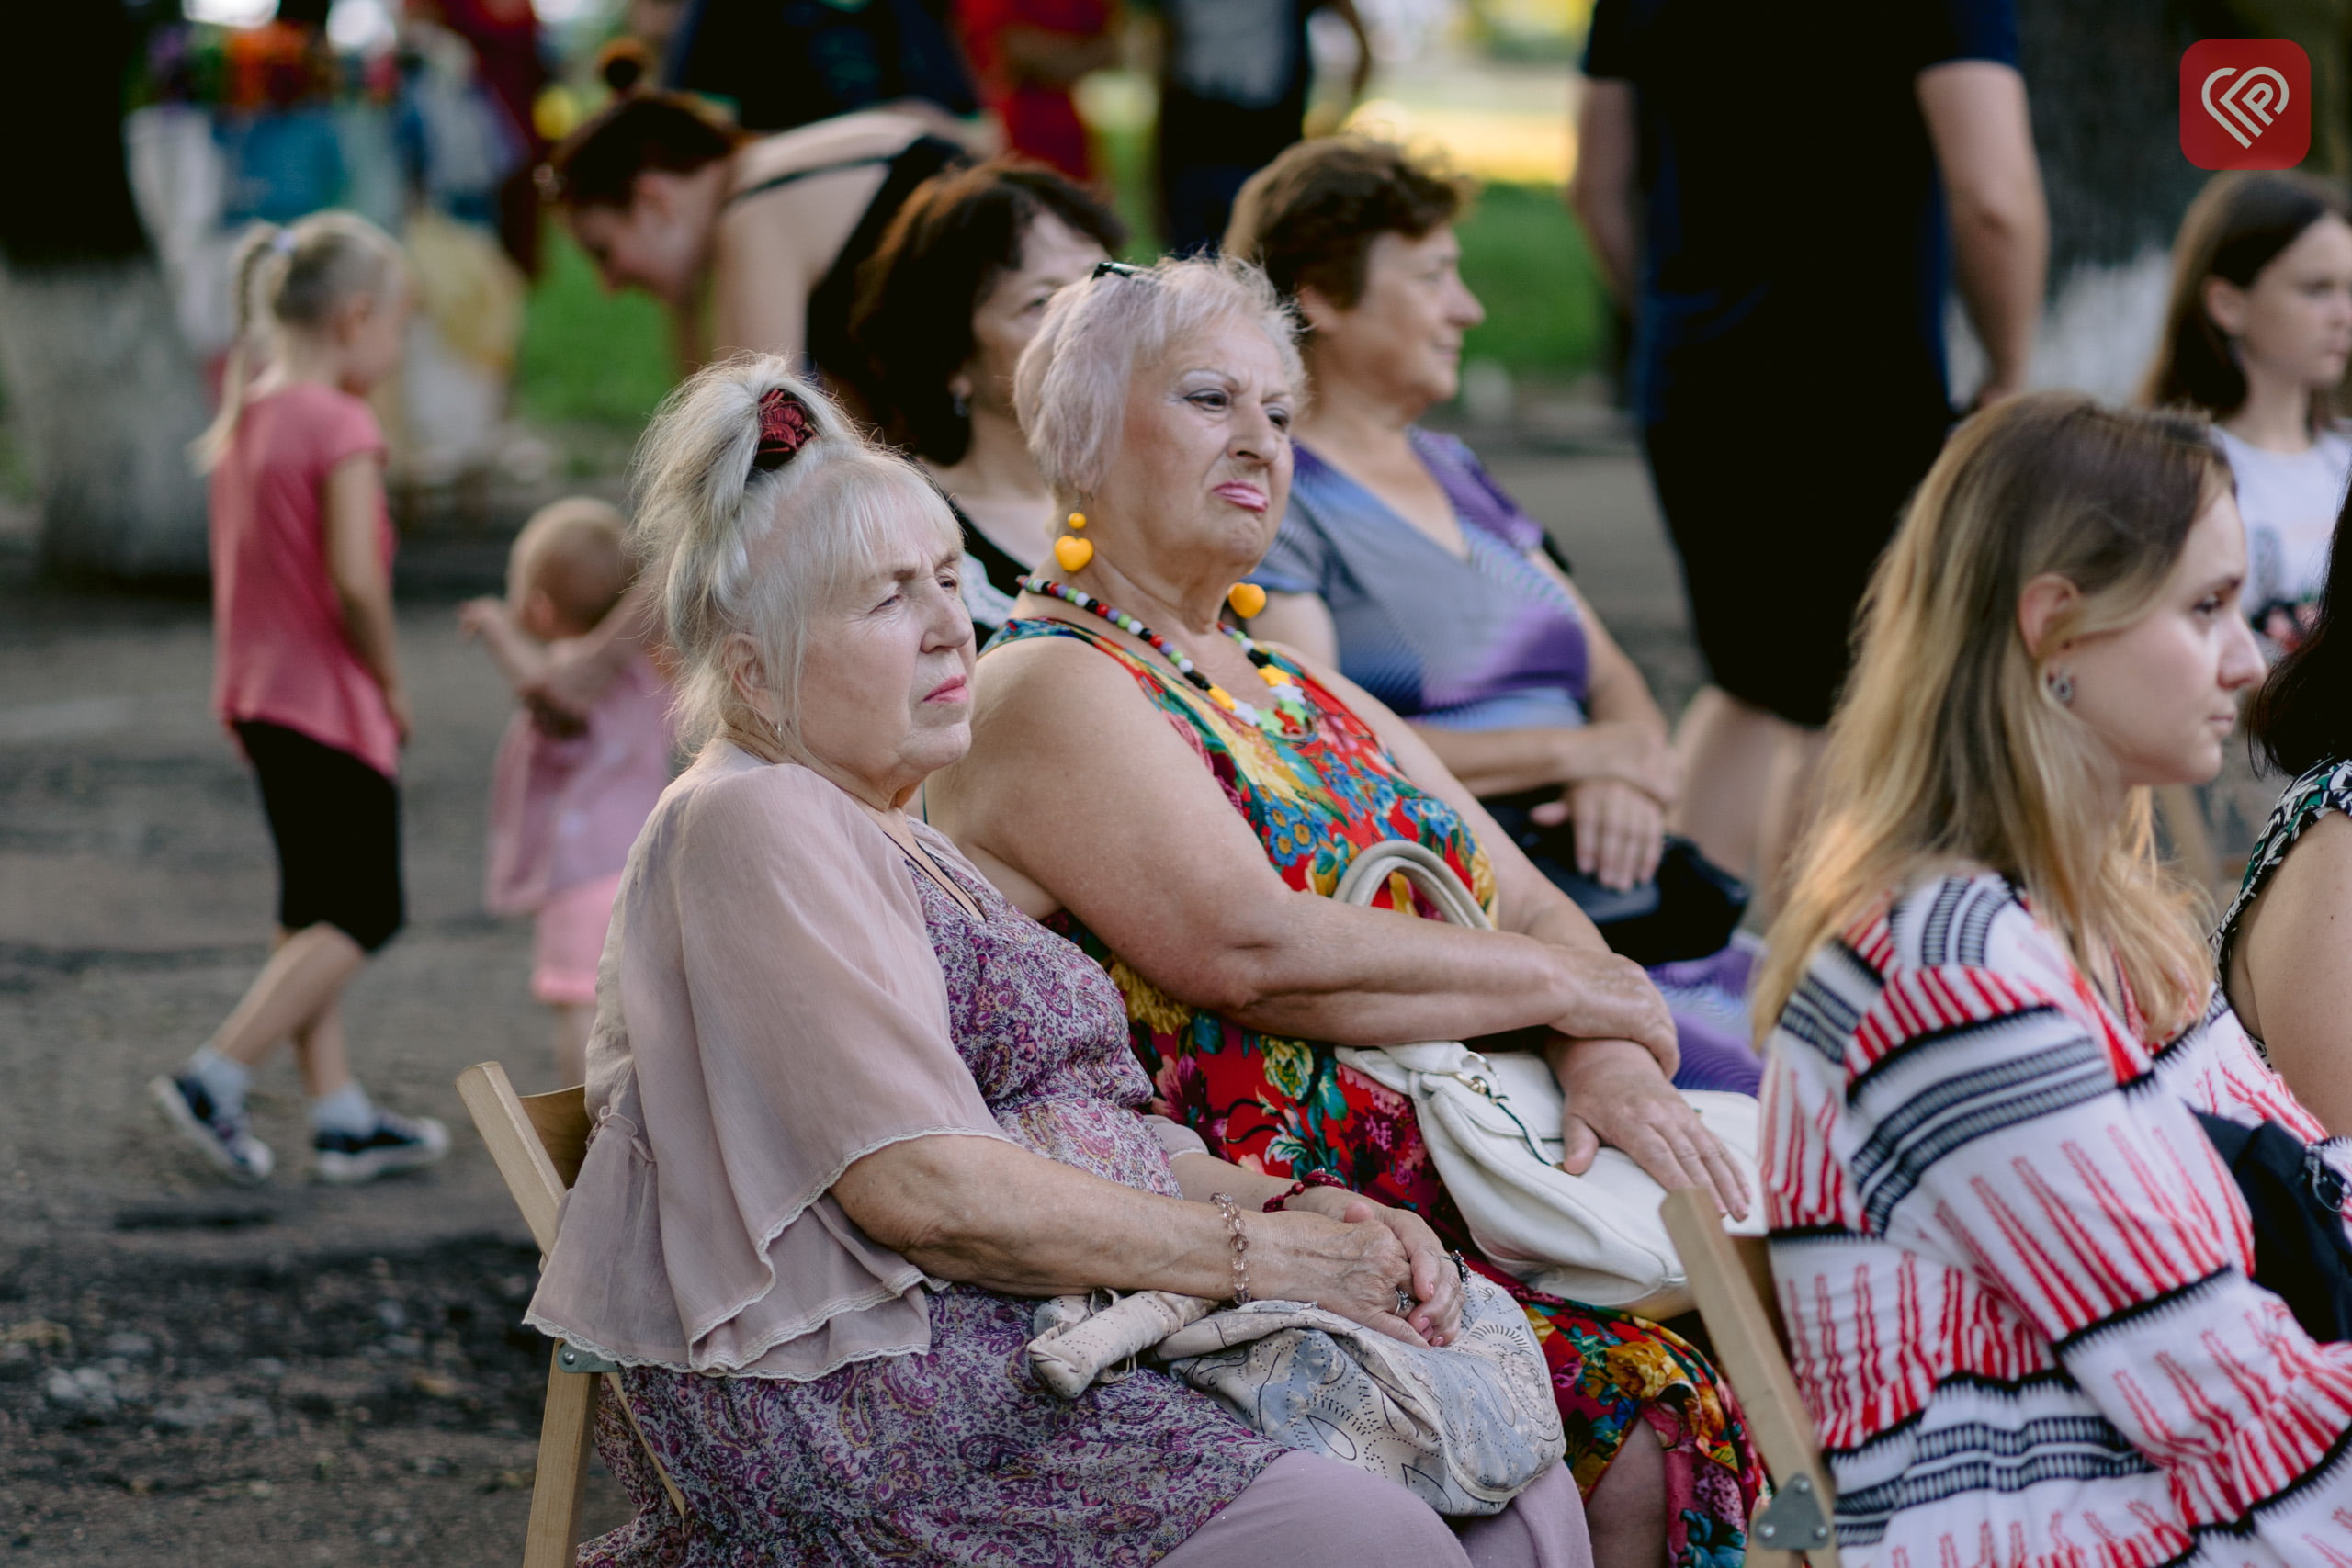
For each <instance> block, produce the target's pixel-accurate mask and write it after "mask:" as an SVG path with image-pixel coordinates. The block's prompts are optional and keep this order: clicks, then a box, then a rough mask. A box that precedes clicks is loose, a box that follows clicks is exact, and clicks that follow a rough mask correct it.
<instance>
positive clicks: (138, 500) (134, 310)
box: [0, 255, 206, 578]
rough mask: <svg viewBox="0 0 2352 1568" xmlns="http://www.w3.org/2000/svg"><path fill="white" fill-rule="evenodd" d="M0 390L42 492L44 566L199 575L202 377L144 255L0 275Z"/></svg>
mask: <svg viewBox="0 0 2352 1568" xmlns="http://www.w3.org/2000/svg"><path fill="white" fill-rule="evenodd" d="M0 384H5V385H6V388H7V389H8V399H9V405H10V417H11V418H12V419H13V420H14V422H15V423H16V426H17V433H18V434H19V435H20V436H21V437H22V439H23V440H24V442H25V446H26V447H27V450H28V453H29V455H30V457H31V460H32V468H33V477H34V480H35V483H36V485H37V486H38V489H39V493H40V517H41V535H40V551H41V560H42V564H43V566H44V567H45V568H47V569H48V570H53V571H59V572H63V573H68V574H72V575H75V576H104V577H120V578H154V577H198V576H201V575H203V572H204V570H205V519H204V485H203V482H202V481H201V480H200V479H198V478H197V476H196V473H195V471H194V470H193V469H192V468H190V467H189V464H188V457H187V444H188V443H189V442H190V441H193V440H194V439H195V438H196V437H197V435H198V434H199V433H200V432H201V431H202V430H203V428H204V423H205V418H206V414H205V398H204V389H203V383H202V381H201V379H200V378H198V374H197V368H196V367H195V365H194V364H193V363H192V362H191V361H190V358H189V355H188V353H187V349H186V348H185V347H183V346H182V344H181V341H180V331H179V323H178V321H177V320H176V319H175V317H174V315H173V312H172V302H171V298H170V295H169V294H168V292H167V291H166V290H165V288H164V279H163V275H162V273H161V272H160V271H159V270H158V269H157V267H156V265H155V263H154V261H153V258H152V257H148V256H143V255H142V256H134V257H130V258H128V259H124V260H119V261H87V262H78V263H68V264H60V265H51V266H40V267H10V268H0Z"/></svg>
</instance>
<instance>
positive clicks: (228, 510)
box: [212, 383, 400, 778]
mask: <svg viewBox="0 0 2352 1568" xmlns="http://www.w3.org/2000/svg"><path fill="white" fill-rule="evenodd" d="M383 450H384V435H383V432H382V431H381V430H379V428H377V424H376V416H375V414H374V413H372V412H369V411H368V405H367V404H366V403H364V402H362V401H360V400H358V399H357V398H355V397H353V396H351V395H350V394H349V393H347V392H341V391H337V390H336V389H334V388H332V387H322V386H318V385H315V384H311V383H302V384H298V385H296V386H291V387H288V388H286V389H284V390H282V391H277V392H273V393H271V394H270V395H269V396H267V397H266V398H260V399H256V400H254V401H253V402H251V403H249V404H247V405H246V406H245V410H244V413H243V416H242V417H241V418H240V419H239V420H238V421H237V430H236V434H235V435H234V436H232V438H231V440H230V443H229V450H228V452H227V454H226V455H225V456H224V457H222V458H221V460H220V467H219V468H215V469H213V470H212V640H213V672H212V706H213V710H214V711H215V712H216V713H218V714H219V715H220V722H221V723H223V724H233V723H235V722H236V721H237V720H239V719H260V720H263V721H265V722H266V723H270V724H279V725H284V726H285V727H286V728H288V729H293V730H299V731H300V732H301V733H302V734H304V735H307V736H309V737H310V738H311V739H313V740H316V741H319V742H320V743H322V745H327V746H332V747H334V748H335V749H336V750H340V751H348V752H350V753H351V754H352V755H353V756H355V757H356V758H358V759H359V760H360V761H363V762H365V763H367V764H368V766H369V767H371V768H373V769H375V770H376V771H377V772H378V773H382V774H383V775H384V776H385V777H386V778H391V777H394V776H395V775H396V774H397V773H399V771H400V736H399V733H398V732H397V731H396V730H395V729H394V728H393V727H392V715H391V710H390V708H389V707H387V706H385V705H384V693H383V689H382V688H381V687H379V686H378V685H377V684H376V678H375V676H373V675H371V674H369V673H368V667H367V666H366V665H365V664H362V663H361V662H360V661H359V655H358V654H357V653H356V651H354V650H353V649H352V646H351V640H350V638H349V637H346V636H345V632H344V625H343V604H342V602H341V601H340V600H338V599H337V598H336V597H335V592H334V579H333V578H332V577H330V576H329V575H328V572H327V537H326V509H325V504H324V502H325V494H326V491H325V486H326V479H327V474H328V471H329V470H330V469H332V468H334V466H335V465H336V464H338V463H340V462H342V461H343V460H344V459H345V458H346V457H352V456H354V455H356V454H357V453H361V452H375V453H381V452H382V451H383ZM376 526H377V533H378V536H379V539H380V540H381V542H382V548H383V558H384V566H385V570H388V571H389V570H390V568H391V561H392V520H391V516H390V513H389V512H386V511H384V510H383V509H382V508H381V506H380V505H379V509H378V513H377V521H376Z"/></svg>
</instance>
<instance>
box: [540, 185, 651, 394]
mask: <svg viewBox="0 0 2352 1568" xmlns="http://www.w3.org/2000/svg"><path fill="white" fill-rule="evenodd" d="M672 379H673V367H672V361H671V357H670V327H669V322H668V321H667V320H666V318H665V316H664V314H663V311H662V307H661V306H660V305H659V304H658V303H656V302H655V301H654V299H652V297H651V296H650V295H645V294H635V293H630V294H609V295H608V294H606V293H605V292H604V291H603V290H602V289H601V288H598V287H597V284H596V273H595V269H594V268H593V267H591V266H590V265H588V258H587V257H586V256H585V255H584V254H582V253H581V250H580V247H579V246H577V245H575V244H573V243H571V236H569V235H567V234H566V233H564V232H563V231H562V229H561V228H560V226H558V225H554V224H550V225H549V226H548V237H547V269H546V271H545V273H544V274H543V275H542V276H540V278H539V283H538V287H537V288H534V289H533V290H532V291H531V299H530V304H529V307H528V309H527V310H526V311H525V314H524V318H523V348H522V354H521V356H520V358H519V360H518V361H517V364H516V367H515V404H516V407H517V408H518V409H519V410H520V412H522V414H523V415H524V417H525V418H526V419H529V420H530V421H532V422H533V423H537V424H544V425H563V424H587V425H606V426H611V427H613V428H615V429H624V430H627V431H628V432H629V433H631V434H635V432H636V431H637V430H638V429H639V427H641V426H642V425H643V424H644V423H645V422H646V420H647V419H648V418H650V416H651V414H652V412H653V410H654V406H655V405H656V404H658V403H660V402H661V400H662V397H663V396H664V395H665V394H666V393H668V391H669V390H670V384H671V381H672Z"/></svg>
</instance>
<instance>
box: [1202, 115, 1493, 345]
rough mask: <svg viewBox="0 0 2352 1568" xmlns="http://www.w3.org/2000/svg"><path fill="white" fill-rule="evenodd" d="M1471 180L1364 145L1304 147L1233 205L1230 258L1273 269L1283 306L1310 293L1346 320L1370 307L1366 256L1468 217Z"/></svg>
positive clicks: (1262, 174)
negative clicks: (1377, 242)
mask: <svg viewBox="0 0 2352 1568" xmlns="http://www.w3.org/2000/svg"><path fill="white" fill-rule="evenodd" d="M1468 199H1469V186H1468V185H1467V183H1466V182H1465V181H1464V180H1461V179H1458V178H1455V177H1453V176H1452V175H1446V174H1442V173H1441V172H1439V171H1438V170H1436V169H1432V168H1430V166H1429V165H1428V164H1423V163H1421V162H1419V161H1418V160H1416V159H1415V158H1414V157H1413V156H1412V155H1411V154H1409V153H1408V152H1406V151H1405V150H1404V149H1403V148H1401V147H1398V146H1396V145H1394V144H1392V143H1390V142H1386V141H1373V140H1372V139H1371V138H1369V137H1362V136H1331V137H1322V138H1318V139H1317V140H1315V141H1301V142H1299V143H1298V144H1296V145H1295V146H1294V147H1292V148H1290V149H1289V150H1287V151H1286V152H1283V155H1282V156H1281V157H1279V158H1276V159H1275V160H1274V161H1273V162H1272V163H1271V164H1267V165H1266V166H1265V167H1264V168H1262V169H1261V170H1259V171H1258V172H1257V173H1256V174H1254V175H1250V182H1249V183H1248V184H1247V185H1245V186H1242V187H1241V194H1240V195H1239V196H1238V197H1235V198H1234V202H1233V220H1232V221H1231V222H1230V223H1229V224H1227V227H1226V231H1225V254H1227V255H1229V256H1235V257H1238V258H1239V259H1241V260H1243V261H1251V262H1255V263H1257V264H1258V265H1260V266H1261V267H1263V268H1265V269H1266V276H1268V277H1270V278H1272V280H1273V284H1274V287H1275V288H1277V289H1279V290H1280V291H1281V292H1282V295H1283V298H1284V299H1290V298H1292V297H1294V296H1295V295H1296V294H1297V293H1298V291H1299V290H1300V289H1301V288H1306V287H1309V286H1312V287H1313V288H1315V290H1316V291H1317V293H1320V294H1322V295H1323V296H1324V297H1326V298H1327V299H1329V300H1330V301H1331V302H1332V303H1333V304H1335V305H1337V306H1339V307H1340V309H1341V310H1353V309H1354V308H1355V305H1356V302H1357V301H1358V300H1360V299H1363V274H1364V255H1365V253H1366V252H1367V251H1369V250H1370V249H1371V248H1372V242H1373V240H1374V238H1375V237H1376V236H1378V235H1381V234H1402V235H1404V236H1405V237H1406V238H1407V239H1408V240H1418V239H1420V238H1422V237H1423V236H1424V235H1427V234H1428V233H1430V231H1432V230H1434V229H1436V228H1437V227H1438V226H1439V225H1440V224H1443V223H1451V222H1453V220H1454V219H1455V218H1457V217H1459V216H1460V215H1461V212H1462V209H1463V207H1464V205H1465V204H1466V203H1467V201H1468Z"/></svg>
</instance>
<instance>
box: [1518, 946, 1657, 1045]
mask: <svg viewBox="0 0 2352 1568" xmlns="http://www.w3.org/2000/svg"><path fill="white" fill-rule="evenodd" d="M1550 956H1551V959H1552V962H1554V963H1555V964H1559V965H1560V966H1561V967H1562V968H1563V969H1565V970H1566V972H1567V979H1568V983H1569V984H1570V985H1571V986H1572V987H1574V991H1573V995H1574V996H1575V998H1576V1000H1575V1002H1574V1003H1573V1004H1571V1005H1570V1007H1569V1009H1568V1010H1567V1011H1566V1012H1565V1013H1563V1014H1562V1015H1561V1016H1560V1017H1558V1018H1556V1019H1554V1020H1553V1021H1552V1028H1553V1029H1555V1030H1556V1031H1557V1032H1560V1033H1562V1034H1565V1035H1567V1036H1568V1037H1569V1038H1570V1039H1573V1040H1631V1041H1634V1042H1637V1043H1640V1044H1642V1045H1645V1046H1646V1047H1648V1049H1649V1052H1650V1054H1651V1055H1653V1056H1654V1057H1655V1058H1656V1059H1657V1062H1667V1063H1671V1062H1679V1061H1680V1060H1681V1057H1682V1048H1681V1045H1680V1044H1679V1042H1678V1040H1677V1037H1676V1034H1675V1030H1674V1015H1673V1014H1672V1013H1670V1012H1668V1011H1667V1009H1666V998H1664V997H1662V996H1660V995H1658V990H1657V986H1656V985H1654V984H1653V983H1652V982H1651V980H1650V977H1649V976H1648V975H1647V974H1645V973H1644V972H1643V969H1642V966H1641V965H1640V964H1636V963H1634V961H1633V960H1632V959H1630V958H1621V957H1619V956H1618V955H1617V954H1616V953H1611V952H1609V951H1607V950H1606V949H1604V948H1599V947H1555V948H1554V949H1552V951H1551V954H1550ZM1655 1065H1656V1063H1653V1066H1655ZM1669 1070H1671V1069H1669Z"/></svg>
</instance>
